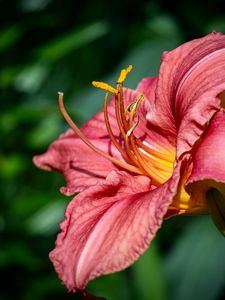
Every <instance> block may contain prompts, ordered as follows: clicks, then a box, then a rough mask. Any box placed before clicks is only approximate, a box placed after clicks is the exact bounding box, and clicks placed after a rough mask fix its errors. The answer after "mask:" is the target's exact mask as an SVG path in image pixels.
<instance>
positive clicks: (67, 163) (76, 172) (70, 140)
mask: <svg viewBox="0 0 225 300" xmlns="http://www.w3.org/2000/svg"><path fill="white" fill-rule="evenodd" d="M91 142H93V144H95V145H96V146H97V147H99V148H100V149H101V150H103V151H105V152H107V153H112V154H114V157H118V158H120V156H119V153H118V151H116V149H115V147H113V146H112V145H111V143H110V141H109V139H108V138H105V139H99V140H97V139H95V140H91ZM33 161H34V163H35V164H36V166H38V167H39V168H42V169H45V170H49V171H50V170H55V171H58V172H61V173H63V174H64V176H65V179H66V182H67V186H66V187H61V189H60V191H61V192H62V193H63V194H65V195H67V196H70V195H73V194H74V193H76V192H79V191H81V190H83V189H84V188H88V187H90V186H93V185H95V184H97V183H98V182H99V181H101V180H102V179H103V178H105V177H106V176H107V175H108V173H109V172H110V170H112V169H118V168H117V166H115V165H113V163H111V162H110V161H108V160H107V159H105V158H103V157H102V156H101V155H99V154H97V153H95V152H94V151H93V150H92V149H90V148H89V147H88V146H87V145H86V144H84V142H83V141H82V140H80V138H78V137H76V136H75V134H74V133H73V132H72V131H71V130H69V131H68V132H67V133H66V134H64V135H63V136H61V137H60V138H59V139H58V140H57V141H55V142H54V143H53V144H52V145H51V146H50V147H49V149H48V151H47V152H46V153H44V154H42V155H39V156H35V157H34V159H33Z"/></svg>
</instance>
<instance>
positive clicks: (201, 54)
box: [34, 33, 225, 291]
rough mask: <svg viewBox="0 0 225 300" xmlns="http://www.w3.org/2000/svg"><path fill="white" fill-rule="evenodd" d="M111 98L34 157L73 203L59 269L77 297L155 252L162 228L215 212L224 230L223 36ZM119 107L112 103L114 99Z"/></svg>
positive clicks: (175, 55)
mask: <svg viewBox="0 0 225 300" xmlns="http://www.w3.org/2000/svg"><path fill="white" fill-rule="evenodd" d="M130 71H131V66H129V67H128V68H127V69H124V70H122V71H121V74H120V76H119V78H118V82H117V85H116V86H115V87H112V86H109V85H107V84H105V83H101V82H93V85H94V86H96V87H99V88H102V89H105V90H106V91H107V93H106V97H105V102H104V109H103V111H101V112H99V113H97V114H96V115H95V116H94V117H93V118H92V119H91V120H90V121H89V122H87V123H86V124H85V125H84V126H83V127H82V128H81V129H78V128H77V126H76V125H75V124H74V123H73V121H72V120H71V118H70V117H69V115H68V113H67V112H66V110H65V107H64V104H63V95H62V94H61V93H60V95H59V103H60V108H61V112H62V114H63V116H64V117H65V119H66V120H67V122H68V124H69V125H70V127H71V129H70V130H69V131H67V132H66V133H65V134H64V135H62V136H60V138H59V139H58V140H56V141H55V142H54V143H53V144H52V145H51V146H50V147H49V149H48V151H47V152H46V153H45V154H43V155H40V156H37V157H35V158H34V162H35V164H36V165H37V166H38V167H40V168H43V169H45V170H56V171H59V172H61V173H63V174H64V176H65V178H66V181H67V186H66V187H63V188H61V192H62V193H64V194H65V195H72V194H74V193H77V192H80V193H79V194H78V195H76V196H75V197H74V199H73V200H72V201H71V202H70V203H69V205H68V207H67V209H66V212H65V221H64V222H63V223H62V224H61V233H60V234H59V235H58V238H57V241H56V246H55V249H54V250H53V251H52V252H51V253H50V259H51V260H52V262H53V264H54V267H55V269H56V271H57V273H58V275H59V277H60V279H61V280H62V282H63V283H64V284H65V285H66V287H67V288H68V289H69V290H70V291H83V290H84V289H85V287H86V285H87V283H88V282H89V280H91V279H93V278H95V277H98V276H100V275H103V274H108V273H111V272H115V271H119V270H122V269H124V268H126V267H127V266H129V265H130V264H132V263H133V262H134V261H135V260H136V259H138V258H139V256H140V255H141V254H143V252H144V251H145V250H146V249H147V248H148V247H149V244H150V242H151V240H152V239H153V238H154V237H155V235H156V232H157V231H158V229H159V228H160V226H161V224H162V221H163V220H164V219H166V218H168V217H171V216H174V215H178V214H179V215H180V214H184V215H185V214H203V213H209V214H210V215H211V216H212V217H213V219H214V222H215V223H216V225H217V226H218V228H219V229H220V230H221V231H222V232H223V233H224V228H225V200H224V199H225V196H224V195H225V184H224V183H225V112H224V109H223V107H224V103H225V102H224V94H223V92H224V91H225V36H224V35H222V34H219V33H212V34H209V35H207V36H205V37H203V38H200V39H196V40H193V41H191V42H188V43H185V44H183V45H181V46H180V47H178V48H176V49H175V50H173V51H170V52H165V53H163V57H162V63H161V66H160V70H159V74H158V75H157V76H156V77H152V78H145V79H143V80H142V81H141V82H140V84H139V85H138V87H137V89H136V90H130V89H126V88H124V87H123V84H124V80H125V78H126V76H127V75H128V73H129V72H130ZM110 92H111V93H112V94H113V96H112V99H111V101H110V103H109V104H108V95H109V93H110Z"/></svg>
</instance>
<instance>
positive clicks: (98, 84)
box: [92, 81, 119, 94]
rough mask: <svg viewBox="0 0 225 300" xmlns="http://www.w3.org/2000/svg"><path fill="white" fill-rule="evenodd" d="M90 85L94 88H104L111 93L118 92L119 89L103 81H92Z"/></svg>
mask: <svg viewBox="0 0 225 300" xmlns="http://www.w3.org/2000/svg"><path fill="white" fill-rule="evenodd" d="M92 85H93V86H94V87H96V88H99V89H102V90H105V91H107V92H110V93H113V94H118V93H119V91H118V90H117V89H115V88H114V87H112V86H111V85H109V84H107V83H105V82H100V81H92Z"/></svg>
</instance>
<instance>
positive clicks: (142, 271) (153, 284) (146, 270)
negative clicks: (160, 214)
mask: <svg viewBox="0 0 225 300" xmlns="http://www.w3.org/2000/svg"><path fill="white" fill-rule="evenodd" d="M132 271H133V276H134V278H133V279H134V285H135V288H136V293H137V296H138V299H141V300H149V299H151V300H165V299H166V282H165V274H163V269H162V263H161V257H160V254H159V251H158V249H157V247H156V243H155V242H154V243H152V244H151V246H150V248H149V249H148V250H147V251H146V252H145V254H144V255H143V256H142V257H141V258H140V259H139V260H138V261H137V262H136V263H135V264H134V265H133V266H132Z"/></svg>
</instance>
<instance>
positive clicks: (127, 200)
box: [50, 167, 179, 291]
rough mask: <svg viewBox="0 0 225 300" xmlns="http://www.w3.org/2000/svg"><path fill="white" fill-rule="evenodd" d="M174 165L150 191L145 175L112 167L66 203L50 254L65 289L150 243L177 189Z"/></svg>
mask: <svg viewBox="0 0 225 300" xmlns="http://www.w3.org/2000/svg"><path fill="white" fill-rule="evenodd" d="M178 182H179V167H177V168H176V170H175V173H174V176H173V178H172V179H171V180H169V181H168V182H167V183H165V184H164V185H162V186H160V187H159V188H157V189H155V190H153V191H150V189H151V185H150V181H149V178H147V177H144V176H131V175H129V174H128V173H125V172H119V173H118V172H115V171H112V172H111V173H110V174H109V175H108V177H107V178H106V180H102V182H101V183H99V184H98V185H97V186H95V187H92V188H90V189H87V190H85V191H84V192H82V193H80V194H79V195H78V196H76V197H75V198H74V199H73V200H72V201H71V202H70V204H69V206H68V207H67V210H66V214H65V218H66V219H65V221H64V222H63V223H62V225H61V230H62V232H61V233H60V234H59V235H58V238H57V241H56V247H55V249H54V250H53V251H52V252H51V253H50V258H51V260H52V262H53V264H54V266H55V269H56V271H57V273H58V275H59V277H60V279H61V280H62V282H63V283H64V284H65V285H66V286H67V288H68V289H69V290H70V291H78V290H83V289H84V288H85V286H86V284H87V282H88V281H89V280H91V279H93V278H95V277H98V276H100V275H103V274H108V273H111V272H115V271H119V270H121V269H124V268H126V267H127V266H129V265H130V264H131V263H133V262H134V261H135V260H136V259H137V258H138V257H139V256H140V255H141V254H142V253H143V252H144V251H145V250H146V248H147V247H148V246H149V243H150V241H151V240H152V238H153V237H154V236H155V234H156V231H157V230H158V229H159V227H160V226H161V223H162V220H163V216H164V215H165V213H166V211H167V208H168V205H169V204H170V203H171V201H172V199H173V196H174V195H175V193H176V189H177V185H178Z"/></svg>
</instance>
